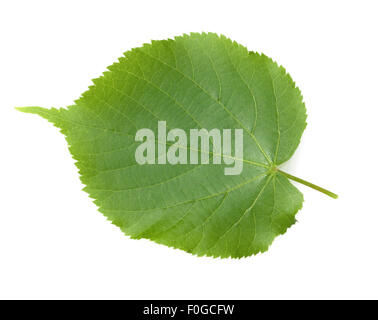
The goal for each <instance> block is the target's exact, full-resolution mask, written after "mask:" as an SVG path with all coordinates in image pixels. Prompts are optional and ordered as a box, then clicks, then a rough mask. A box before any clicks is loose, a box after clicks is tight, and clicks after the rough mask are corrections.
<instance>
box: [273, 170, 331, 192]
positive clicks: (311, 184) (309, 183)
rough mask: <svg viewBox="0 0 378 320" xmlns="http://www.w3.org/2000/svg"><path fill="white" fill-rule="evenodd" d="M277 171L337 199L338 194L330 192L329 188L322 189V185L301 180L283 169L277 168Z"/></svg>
mask: <svg viewBox="0 0 378 320" xmlns="http://www.w3.org/2000/svg"><path fill="white" fill-rule="evenodd" d="M277 171H278V172H279V173H281V174H283V175H284V176H286V177H287V178H289V179H291V180H293V181H296V182H299V183H301V184H304V185H305V186H307V187H310V188H312V189H315V190H318V191H320V192H322V193H324V194H326V195H327V196H329V197H331V198H334V199H337V198H338V195H337V194H335V193H333V192H331V191H329V190H327V189H324V188H322V187H319V186H317V185H315V184H313V183H311V182H308V181H306V180H303V179H301V178H298V177H295V176H293V175H291V174H289V173H286V172H284V171H281V170H279V169H278V170H277Z"/></svg>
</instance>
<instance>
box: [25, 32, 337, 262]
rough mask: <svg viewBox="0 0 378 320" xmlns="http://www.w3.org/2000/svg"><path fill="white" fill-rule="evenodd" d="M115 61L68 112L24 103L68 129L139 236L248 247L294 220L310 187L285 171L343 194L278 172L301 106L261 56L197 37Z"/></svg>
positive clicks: (83, 169) (101, 191)
mask: <svg viewBox="0 0 378 320" xmlns="http://www.w3.org/2000/svg"><path fill="white" fill-rule="evenodd" d="M108 69H109V71H106V72H105V73H104V75H103V76H102V77H100V78H98V79H96V80H94V81H93V82H94V86H92V87H90V89H89V90H88V91H87V92H85V93H84V94H83V95H82V97H81V98H80V99H79V100H77V101H76V102H75V105H72V106H69V107H68V108H67V109H65V108H61V109H54V108H53V109H43V108H39V107H27V108H19V109H20V110H21V111H24V112H29V113H35V114H38V115H40V116H42V117H44V118H46V119H47V120H49V121H50V122H52V123H54V125H56V126H57V127H59V128H60V129H61V132H62V133H63V134H64V135H65V136H66V139H67V142H68V144H69V150H70V152H71V153H72V156H73V158H74V159H76V160H77V162H76V165H77V167H78V168H79V173H80V177H81V180H82V182H83V183H84V184H85V185H86V187H85V189H84V190H85V191H86V192H88V194H89V195H90V197H92V198H93V199H95V201H94V202H95V203H96V205H97V206H98V207H99V210H100V211H101V212H102V213H103V214H104V215H105V216H106V217H107V218H108V219H109V220H110V221H112V223H114V224H115V225H117V226H119V227H120V228H121V230H122V231H123V232H124V233H125V234H127V235H129V236H131V237H132V238H137V239H138V238H147V239H151V240H153V241H155V242H157V243H162V244H165V245H167V246H171V247H175V248H179V249H182V250H185V251H187V252H190V253H193V254H196V255H200V256H202V255H207V256H214V257H243V256H249V255H252V254H256V253H258V252H263V251H265V250H267V249H268V247H269V245H270V244H271V243H272V241H273V239H274V238H275V237H276V236H277V235H279V234H283V233H284V232H285V231H286V230H287V228H289V227H290V226H291V225H292V224H293V223H295V214H296V213H297V211H298V210H299V209H300V208H301V207H302V202H303V196H302V194H301V193H300V192H299V191H298V190H297V189H296V188H295V187H294V186H293V185H292V184H291V183H290V182H289V180H288V178H290V179H293V180H296V181H298V182H301V183H303V184H306V185H308V186H311V187H313V188H315V189H318V190H320V191H322V192H324V193H326V194H328V195H330V196H333V197H336V195H334V194H333V193H331V192H329V191H327V190H324V189H322V188H320V187H317V186H314V185H312V184H310V183H308V182H306V181H304V180H301V179H299V178H296V177H294V176H291V175H289V174H287V173H284V172H282V171H280V170H279V169H278V166H279V165H280V164H282V163H283V162H285V161H287V160H288V159H290V157H291V156H292V155H293V153H294V151H295V149H296V148H297V146H298V144H299V141H300V138H301V135H302V133H303V130H304V128H305V126H306V112H305V111H306V110H305V106H304V104H303V102H302V96H301V93H300V91H299V89H298V88H297V87H296V86H295V84H294V82H293V81H292V79H291V77H290V76H289V75H288V74H287V73H286V71H285V70H284V69H283V68H282V67H279V66H278V65H277V64H276V63H275V62H273V61H272V60H271V59H270V58H268V57H266V56H265V55H260V54H257V53H255V52H248V50H247V49H246V48H245V47H243V46H241V45H239V44H237V43H236V42H232V41H231V40H229V39H227V38H226V37H224V36H220V37H219V36H218V35H216V34H210V33H209V34H205V33H203V34H191V35H184V36H181V37H176V38H175V39H174V40H163V41H153V42H152V43H151V44H145V45H144V46H143V47H141V48H135V49H133V50H131V51H128V52H126V53H125V54H124V56H123V57H122V58H120V59H119V62H117V63H115V64H113V65H112V66H110V67H109V68H108ZM172 129H176V130H172ZM201 129H202V131H200V130H201ZM141 130H142V131H141ZM143 130H144V131H143ZM194 133H197V137H196V138H197V146H200V147H198V148H196V147H193V146H196V144H195V141H194V142H193V139H194V137H195V135H194ZM201 133H203V134H204V135H202V136H201ZM198 134H200V136H198ZM206 139H207V140H206ZM189 140H190V141H189ZM200 142H201V144H199V143H200ZM227 142H229V143H230V144H228V145H227ZM240 142H241V148H240ZM147 143H149V144H147ZM202 143H203V144H202ZM206 143H207V144H206ZM238 143H239V149H237V144H238ZM138 157H139V158H138ZM196 159H197V160H196Z"/></svg>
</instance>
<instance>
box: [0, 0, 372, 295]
mask: <svg viewBox="0 0 378 320" xmlns="http://www.w3.org/2000/svg"><path fill="white" fill-rule="evenodd" d="M377 15H378V5H377V1H361V0H359V1H345V0H344V1H319V0H317V1H267V0H265V1H237V0H233V1H220V0H217V1H204V0H202V1H194V0H190V1H177V0H176V1H163V0H161V1H141V0H139V1H109V0H107V1H93V0H92V1H77V0H75V1H67V0H66V1H15V0H12V1H10V0H8V1H7V0H4V1H1V4H0V112H1V115H0V141H1V148H0V154H1V157H0V165H1V167H0V168H1V169H0V170H1V171H0V172H1V176H0V188H1V190H0V200H1V202H0V298H3V299H11V298H35V299H42V298H48V299H57V298H63V299H65V298H71V299H80V298H87V299H91V298H104V299H110V298H113V299H126V298H127V299H149V298H153V299H171V298H176V299H184V298H187V299H193V298H197V299H202V298H204V299H205V298H206V299H264V298H274V299H280V298H287V299H292V298H299V299H307V298H315V299H318V298H325V299H328V298H329V299H331V298H378V248H377V245H378V209H377V197H378V192H377V191H378V189H377V178H378V174H377V157H378V152H377V136H378V134H377V128H378V125H377V119H378V102H377V97H378V93H377V84H378V79H377V74H378V41H377V40H378V39H377V35H378V18H377ZM192 31H193V32H194V31H197V32H200V31H212V32H217V33H222V34H225V35H227V36H228V37H230V38H231V39H233V40H236V41H238V42H239V43H241V44H243V45H245V46H247V47H248V49H249V50H253V51H258V52H263V53H265V54H266V55H268V56H270V57H272V58H273V59H275V60H276V61H278V63H280V64H282V65H283V66H285V68H286V69H287V70H288V71H289V72H290V74H291V75H292V77H293V79H294V80H295V81H296V83H297V84H298V86H299V87H300V89H301V90H302V93H303V95H304V99H305V102H306V106H307V110H308V126H307V129H306V130H305V133H304V136H303V138H302V142H301V145H300V148H299V149H298V151H297V152H296V154H295V155H294V157H293V159H292V160H291V161H290V163H289V164H288V165H287V166H286V167H287V168H286V169H287V170H288V171H289V172H290V173H292V174H294V175H296V176H300V177H302V178H304V179H307V180H309V181H312V182H314V183H317V184H319V185H321V186H324V187H326V188H329V189H330V190H332V191H334V192H336V193H338V194H339V195H340V198H339V199H338V200H333V199H331V198H329V197H327V196H324V195H323V194H321V193H319V192H316V191H314V190H312V189H309V188H307V187H305V186H301V185H300V186H299V188H300V190H301V191H302V192H303V193H304V197H305V204H304V208H303V209H302V210H301V211H300V213H299V214H298V216H297V218H298V223H297V224H296V225H294V226H293V227H292V228H291V229H289V231H288V232H287V233H286V234H285V235H284V236H281V237H278V238H277V239H276V240H275V241H274V243H273V245H272V246H271V248H270V249H269V251H268V252H266V253H264V254H260V255H257V256H254V257H250V258H246V259H241V260H232V259H224V260H220V259H212V258H198V257H195V256H192V255H190V254H187V253H185V252H183V251H180V250H174V249H170V248H168V247H165V246H162V245H158V244H155V243H153V242H151V241H148V240H138V241H137V240H130V239H128V238H127V237H125V236H124V235H123V233H122V232H121V231H120V230H119V229H118V228H117V227H115V226H114V225H112V224H111V223H110V222H108V221H107V220H106V219H105V218H104V217H103V216H102V215H101V214H100V213H99V212H98V211H97V210H96V207H95V205H94V204H93V203H92V202H91V200H90V199H89V198H88V197H87V194H86V193H85V192H83V191H81V189H82V188H83V185H82V184H81V183H80V180H79V177H78V174H77V169H76V167H75V165H74V161H73V159H72V158H71V156H70V154H69V152H68V150H67V146H66V142H65V140H64V137H63V135H61V134H60V133H59V132H58V130H57V129H56V128H55V127H53V126H52V125H51V124H49V123H47V122H46V121H45V120H43V119H41V118H39V117H37V116H33V115H28V114H22V113H20V112H17V111H16V110H14V107H15V106H30V105H37V106H43V107H52V106H54V107H63V106H67V105H70V104H72V103H73V100H75V99H77V98H78V97H79V96H80V94H81V93H82V92H84V91H85V90H86V89H87V87H88V86H89V85H90V84H91V81H90V79H92V78H95V77H98V76H99V75H100V74H101V73H102V72H103V71H104V70H105V68H106V66H108V65H110V64H112V63H113V62H114V61H115V60H116V59H117V58H118V57H119V56H121V54H122V53H123V52H124V51H126V50H129V49H131V48H133V47H136V46H140V45H142V44H143V43H145V42H149V41H150V40H151V39H156V40H159V39H165V38H168V37H172V36H175V35H180V34H182V33H184V32H185V33H187V32H192Z"/></svg>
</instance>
